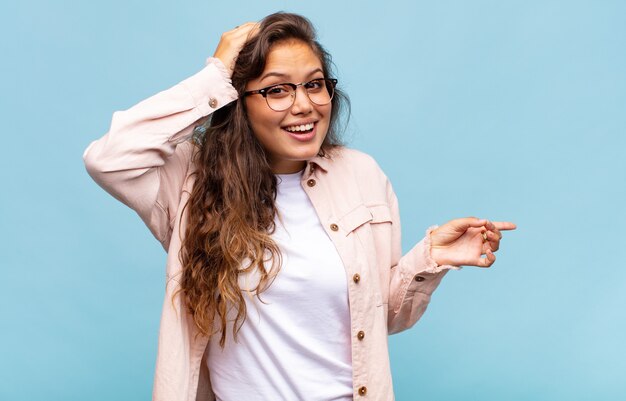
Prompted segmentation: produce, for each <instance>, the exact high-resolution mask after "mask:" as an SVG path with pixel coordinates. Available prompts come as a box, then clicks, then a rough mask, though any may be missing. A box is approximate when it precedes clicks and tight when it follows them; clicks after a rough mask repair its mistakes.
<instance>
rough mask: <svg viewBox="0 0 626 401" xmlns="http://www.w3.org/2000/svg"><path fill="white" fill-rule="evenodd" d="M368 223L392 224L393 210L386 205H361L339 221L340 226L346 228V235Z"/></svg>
mask: <svg viewBox="0 0 626 401" xmlns="http://www.w3.org/2000/svg"><path fill="white" fill-rule="evenodd" d="M367 223H369V224H379V223H390V224H391V210H390V209H389V206H387V205H385V204H379V205H371V206H366V205H363V204H361V205H359V206H357V207H356V208H354V209H352V210H351V211H350V212H348V213H346V215H345V216H343V217H342V218H341V219H339V224H340V226H341V227H344V229H345V232H346V235H349V234H350V233H351V232H353V231H354V230H356V229H357V228H359V227H361V226H362V225H364V224H367Z"/></svg>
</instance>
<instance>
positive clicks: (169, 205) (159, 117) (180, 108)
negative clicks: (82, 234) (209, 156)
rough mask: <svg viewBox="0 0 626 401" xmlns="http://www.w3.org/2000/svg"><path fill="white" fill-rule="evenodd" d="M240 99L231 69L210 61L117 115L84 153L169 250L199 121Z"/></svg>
mask: <svg viewBox="0 0 626 401" xmlns="http://www.w3.org/2000/svg"><path fill="white" fill-rule="evenodd" d="M236 98H237V93H236V91H235V89H234V88H233V87H232V85H231V84H230V78H229V72H228V70H227V69H226V68H225V67H224V65H223V64H222V63H221V62H220V61H219V60H218V59H209V62H208V64H207V66H206V67H205V68H204V69H202V70H201V71H200V72H198V73H197V74H195V75H193V76H192V77H190V78H188V79H186V80H184V81H182V82H181V83H179V84H178V85H175V86H174V87H172V88H170V89H168V90H165V91H163V92H160V93H158V94H156V95H154V96H152V97H150V98H148V99H146V100H144V101H142V102H140V103H139V104H137V105H135V106H133V107H131V108H130V109H128V110H126V111H121V112H116V113H114V114H113V119H112V122H111V128H110V130H109V132H108V133H107V134H106V135H104V136H103V137H102V138H100V139H99V140H97V141H94V142H93V143H91V144H90V145H89V147H88V148H87V149H86V150H85V153H84V155H83V158H84V161H85V166H86V167H87V171H88V172H89V174H90V175H91V176H92V178H93V179H94V180H95V181H96V182H97V183H98V184H99V185H100V186H102V188H104V189H105V190H106V191H107V192H109V193H110V194H111V195H113V196H114V197H115V198H117V199H118V200H120V201H121V202H123V203H124V204H126V205H128V206H129V207H131V208H132V209H134V210H135V211H136V212H137V213H138V214H139V216H140V217H141V218H142V219H143V220H144V222H145V223H146V224H147V225H148V227H149V228H150V230H151V231H152V233H153V234H154V235H155V237H156V238H157V239H158V240H159V241H161V243H162V244H163V245H164V246H167V242H168V241H169V231H170V229H171V228H170V221H171V219H172V218H173V217H174V216H176V212H177V211H176V208H177V207H178V200H180V192H181V189H182V185H183V180H184V179H185V177H186V174H187V172H188V169H189V164H190V160H191V153H192V146H193V145H192V144H191V143H190V142H189V141H187V140H188V139H189V137H190V136H191V135H192V132H193V128H194V125H195V124H196V123H197V122H198V120H199V119H202V118H204V117H206V116H207V115H209V114H210V113H212V112H213V111H215V110H217V109H218V108H220V107H222V106H224V105H226V104H228V103H230V102H232V101H233V100H235V99H236Z"/></svg>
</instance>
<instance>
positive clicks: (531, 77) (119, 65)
mask: <svg viewBox="0 0 626 401" xmlns="http://www.w3.org/2000/svg"><path fill="white" fill-rule="evenodd" d="M7 3H8V2H3V3H2V5H1V6H0V36H1V38H2V39H1V40H0V46H1V47H0V54H1V58H2V63H0V72H1V75H0V82H1V85H2V86H1V88H0V89H1V95H0V110H1V113H2V125H3V129H2V143H3V151H2V157H0V178H1V181H2V183H3V185H2V188H3V189H2V191H1V194H0V226H1V228H2V230H1V232H0V247H1V253H0V264H1V274H2V287H3V288H2V291H0V313H1V315H0V325H1V327H0V340H1V341H0V399H1V400H39V399H46V400H140V399H149V398H150V394H151V387H152V376H153V372H154V361H155V353H156V344H157V332H158V323H159V316H160V309H161V305H162V300H163V288H164V274H165V273H164V265H165V253H164V252H163V250H162V249H161V248H160V245H159V244H158V242H157V241H155V240H154V239H153V238H152V237H151V235H150V233H149V231H148V230H147V229H146V228H145V227H144V226H143V224H142V223H141V221H140V220H139V218H138V217H136V215H135V214H134V212H132V211H131V210H129V209H127V208H126V207H125V206H123V205H121V204H119V203H118V202H117V201H115V200H114V199H113V198H111V197H110V196H108V195H107V194H105V193H104V192H103V191H102V190H101V189H100V188H98V187H97V186H96V185H95V184H94V183H93V182H92V181H91V180H90V178H89V177H88V175H87V174H86V172H85V170H84V167H83V164H82V159H81V155H82V152H83V150H84V148H85V147H86V146H87V145H88V143H89V142H90V141H92V140H94V139H96V138H98V137H100V136H101V135H103V134H104V133H105V132H106V131H107V129H108V125H109V122H110V116H111V114H112V112H113V111H114V110H119V109H125V108H128V107H130V106H131V105H133V104H134V103H136V102H137V101H139V100H141V99H143V98H145V97H147V96H149V95H151V94H153V93H155V92H157V91H159V90H161V89H165V88H167V87H169V86H171V85H173V84H175V83H176V82H178V81H180V80H182V79H184V78H185V77H187V76H188V75H191V74H192V73H194V72H195V71H197V70H198V69H200V68H201V67H202V66H203V63H204V59H205V58H206V57H207V56H209V55H211V54H212V53H213V50H214V49H215V46H216V45H217V42H218V40H219V37H220V34H221V33H222V32H223V31H226V30H229V29H232V28H233V27H234V26H236V25H240V24H241V23H242V22H245V21H248V20H258V19H260V18H262V17H263V16H265V15H267V14H269V13H271V12H274V11H277V10H287V11H294V12H299V13H302V14H304V15H306V16H308V17H309V18H310V19H311V20H312V21H313V22H314V23H315V24H316V26H317V28H318V30H319V33H320V39H321V41H322V43H324V44H325V45H326V47H327V48H328V49H329V50H330V52H331V54H333V56H334V60H335V63H336V65H337V67H338V74H337V75H338V78H339V80H340V83H341V86H342V87H343V89H344V90H346V91H347V92H348V94H349V95H350V96H351V99H352V119H351V123H350V125H349V127H348V130H347V132H346V137H347V139H348V143H349V144H350V145H351V146H353V147H356V148H359V149H362V150H364V151H366V152H369V153H371V154H372V155H373V156H374V157H375V158H376V159H377V160H378V161H379V163H380V164H381V166H382V167H383V168H384V170H385V171H386V172H387V173H388V175H389V176H390V178H391V179H392V182H393V183H394V186H395V189H396V192H397V194H398V197H399V199H400V203H401V207H402V218H403V233H404V243H403V245H404V248H405V250H408V249H409V247H410V246H411V245H412V244H414V243H415V242H417V241H419V240H420V239H421V237H422V236H423V233H424V230H425V229H426V228H427V227H428V226H429V225H431V224H441V223H443V222H445V221H447V220H449V219H451V218H454V217H461V216H467V215H477V216H480V217H487V218H490V219H493V220H510V221H514V222H515V223H517V224H518V226H519V229H518V230H517V231H515V232H511V233H508V234H507V235H506V236H505V240H504V241H503V244H502V249H501V250H500V252H498V254H497V256H498V261H497V262H496V265H495V266H494V267H493V268H492V269H489V270H481V269H478V268H464V269H463V270H462V271H460V272H452V273H450V274H449V275H448V276H447V277H446V279H445V280H444V282H443V283H442V285H441V287H440V288H439V289H438V290H437V292H436V293H435V294H434V296H433V302H432V304H431V306H430V308H429V310H428V312H427V313H426V315H425V316H424V318H423V319H422V320H421V321H420V322H419V323H418V325H417V326H416V327H415V328H414V329H412V330H410V331H407V332H404V333H402V334H398V335H395V336H392V337H391V338H390V347H391V358H392V368H393V375H394V385H395V388H396V395H397V398H398V399H399V400H591V399H594V400H618V399H620V400H623V399H626V380H625V379H624V377H625V373H626V345H625V339H626V313H625V312H624V309H625V308H624V307H625V306H626V291H625V290H626V269H625V267H626V266H625V262H624V251H623V249H624V245H626V229H625V227H626V212H625V210H624V205H625V204H626V185H625V184H626V162H625V160H624V155H623V153H624V149H625V148H626V140H625V139H624V134H625V128H626V23H625V21H626V20H625V17H626V2H624V1H574V0H570V1H550V0H544V1H538V0H527V1H495V0H494V1H452V0H449V1H437V2H431V1H429V2H426V1H405V2H391V1H390V2H388V4H387V5H386V6H383V5H382V4H380V3H376V4H374V3H371V4H370V3H365V2H354V3H348V2H339V1H332V2H331V1H317V2H287V1H262V2H260V1H249V2H238V1H232V2H228V4H227V2H222V3H220V4H211V3H210V2H209V1H202V2H201V1H187V2H173V1H162V0H154V1H151V2H147V1H136V0H135V1H133V0H124V1H120V0H110V1H107V2H70V1H55V2H52V1H44V0H31V1H21V2H11V4H7Z"/></svg>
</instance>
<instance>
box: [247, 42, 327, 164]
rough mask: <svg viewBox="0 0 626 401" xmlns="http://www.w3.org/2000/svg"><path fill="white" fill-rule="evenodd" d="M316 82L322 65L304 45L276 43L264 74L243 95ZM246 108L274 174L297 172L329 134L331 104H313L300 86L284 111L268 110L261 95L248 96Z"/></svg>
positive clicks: (321, 75) (321, 76)
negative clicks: (287, 85) (287, 84)
mask: <svg viewBox="0 0 626 401" xmlns="http://www.w3.org/2000/svg"><path fill="white" fill-rule="evenodd" d="M316 78H324V74H323V70H322V63H321V61H320V59H319V57H318V56H317V55H316V54H315V53H314V52H313V50H312V49H311V48H310V47H309V46H308V45H307V44H305V43H303V42H301V41H297V40H290V41H285V42H279V43H277V44H275V45H273V46H272V50H271V51H270V53H269V55H268V57H267V61H266V64H265V70H264V71H263V73H262V74H261V75H260V76H259V77H258V78H256V79H254V80H251V81H249V82H248V84H247V85H246V91H251V90H258V89H262V88H265V87H268V86H271V85H276V84H282V83H288V82H290V83H294V84H298V83H301V82H309V81H311V80H313V79H316ZM246 107H247V111H248V119H249V121H250V124H251V126H252V130H253V131H254V135H255V136H256V137H257V139H258V140H259V142H261V145H263V147H264V148H265V150H266V151H267V153H268V155H269V160H270V164H271V167H272V170H273V171H274V173H276V174H288V173H295V172H298V171H300V170H302V169H303V168H304V166H305V164H306V161H307V160H309V159H311V158H313V157H315V156H316V155H317V154H318V152H319V150H320V147H321V146H322V142H323V141H324V138H325V137H326V133H327V132H328V125H329V122H330V112H331V108H332V106H331V104H330V103H329V104H327V105H324V106H318V105H316V104H315V103H312V102H311V101H310V100H309V98H308V96H307V94H306V92H305V89H304V87H303V86H302V85H300V86H298V89H297V90H296V98H295V101H294V103H293V105H292V106H291V107H290V108H288V109H287V110H284V111H274V110H272V109H270V108H269V106H268V105H267V102H266V101H265V98H263V96H262V95H260V94H255V95H250V96H247V97H246ZM310 124H312V127H313V128H312V129H309V128H310V127H311V125H310ZM302 126H304V127H302ZM302 128H305V131H301V129H302Z"/></svg>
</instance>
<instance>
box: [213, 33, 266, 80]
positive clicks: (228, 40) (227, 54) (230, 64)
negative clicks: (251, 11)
mask: <svg viewBox="0 0 626 401" xmlns="http://www.w3.org/2000/svg"><path fill="white" fill-rule="evenodd" d="M258 31H259V24H258V23H256V22H246V23H245V24H243V25H240V26H238V27H236V28H235V29H233V30H231V31H228V32H224V33H223V34H222V37H221V39H220V42H219V43H218V44H217V49H215V53H214V54H213V57H215V58H218V59H220V61H221V62H222V63H224V65H225V66H226V68H227V69H228V72H229V75H231V76H232V75H233V68H234V67H235V60H237V56H238V55H239V52H240V51H241V48H242V47H243V45H244V44H245V43H246V41H247V40H248V39H250V38H252V37H254V35H256V34H257V33H258Z"/></svg>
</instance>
